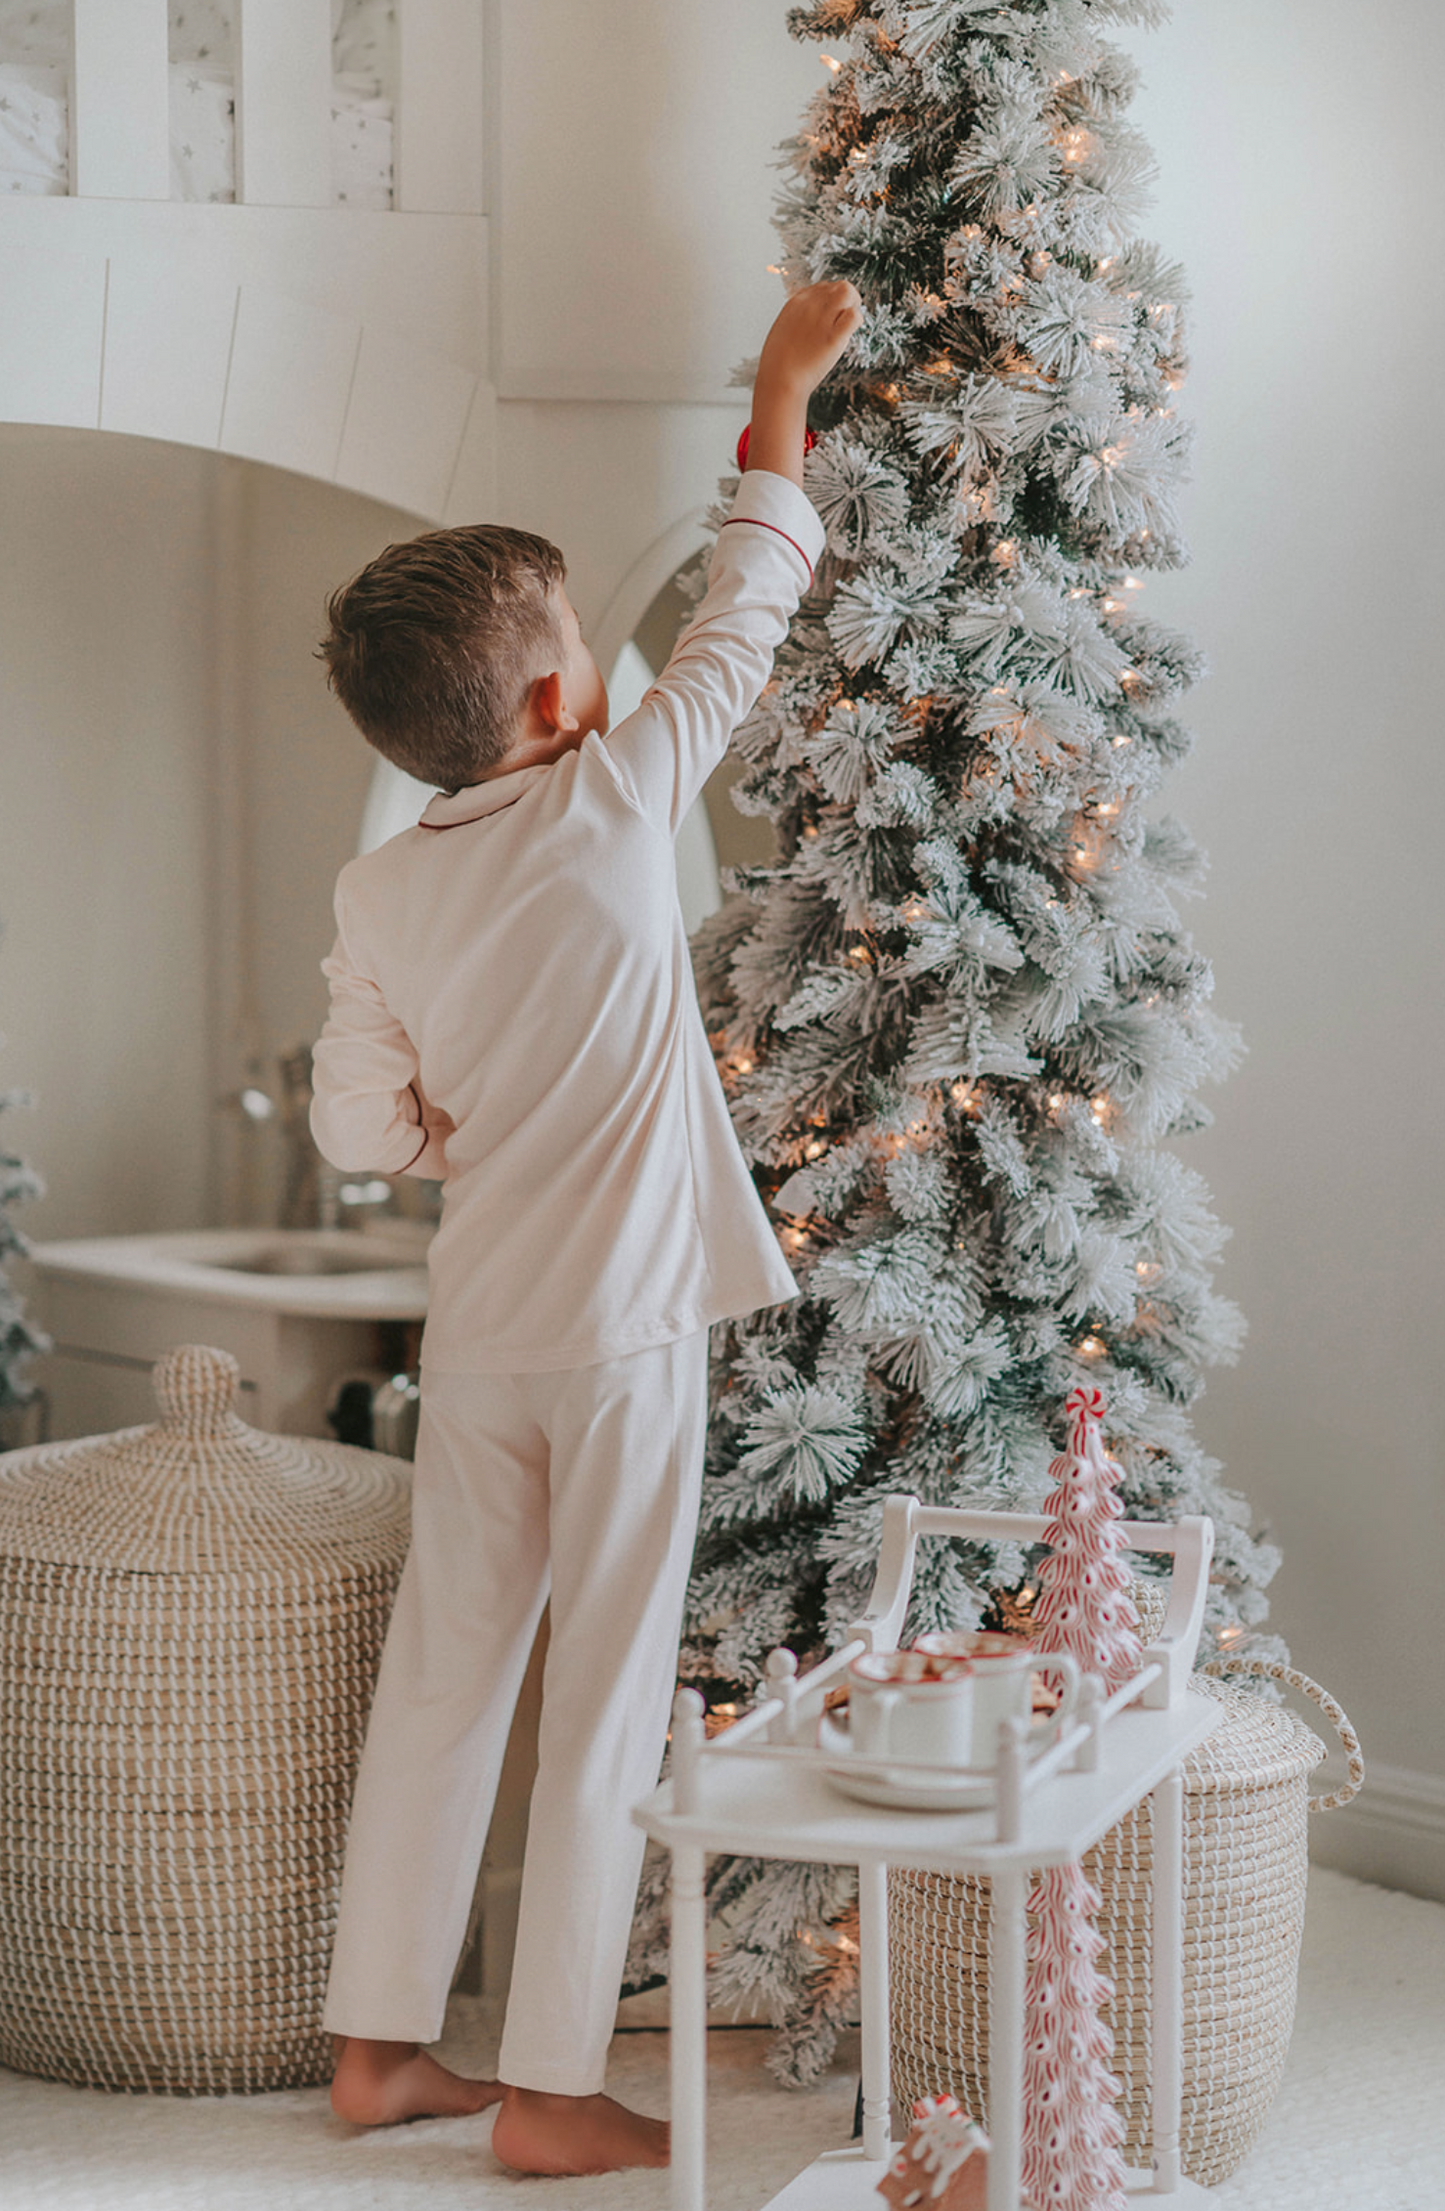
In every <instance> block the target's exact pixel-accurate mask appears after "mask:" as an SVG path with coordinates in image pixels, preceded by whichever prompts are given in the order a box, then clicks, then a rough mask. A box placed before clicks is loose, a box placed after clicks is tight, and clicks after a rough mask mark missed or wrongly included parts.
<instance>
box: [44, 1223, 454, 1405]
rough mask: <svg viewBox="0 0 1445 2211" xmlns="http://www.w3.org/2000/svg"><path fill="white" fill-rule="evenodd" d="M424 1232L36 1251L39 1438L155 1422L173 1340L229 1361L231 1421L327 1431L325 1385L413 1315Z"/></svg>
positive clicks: (232, 1237) (257, 1236) (178, 1238)
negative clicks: (236, 1414)
mask: <svg viewBox="0 0 1445 2211" xmlns="http://www.w3.org/2000/svg"><path fill="white" fill-rule="evenodd" d="M428 1238H429V1231H427V1230H425V1229H423V1228H421V1227H419V1226H416V1225H415V1224H412V1223H409V1222H386V1223H385V1224H378V1225H376V1226H374V1227H368V1228H366V1229H276V1228H207V1229H191V1230H185V1231H181V1232H178V1233H176V1234H172V1235H156V1236H97V1237H90V1238H79V1239H74V1240H70V1241H66V1242H62V1243H51V1244H38V1245H36V1247H35V1249H34V1251H33V1252H32V1253H31V1258H30V1264H31V1267H32V1268H33V1270H34V1283H35V1291H34V1304H35V1308H36V1313H37V1318H38V1319H39V1321H40V1323H41V1325H42V1326H43V1327H44V1328H45V1329H46V1330H47V1331H48V1332H49V1334H50V1335H51V1336H52V1337H53V1338H54V1339H55V1350H54V1351H53V1352H52V1353H51V1354H50V1356H49V1357H48V1358H46V1359H43V1360H40V1361H38V1362H37V1364H36V1369H35V1373H36V1379H37V1380H38V1381H39V1382H40V1383H41V1384H42V1386H43V1387H44V1389H45V1390H46V1391H47V1392H48V1393H49V1396H50V1400H51V1434H52V1435H54V1436H57V1437H61V1436H79V1435H94V1434H97V1433H100V1432H103V1431H104V1430H107V1429H110V1428H117V1427H127V1426H131V1425H133V1424H135V1423H137V1422H140V1421H147V1420H153V1419H155V1417H156V1411H155V1403H154V1400H153V1398H152V1396H151V1392H150V1368H151V1364H152V1362H153V1361H154V1360H155V1359H157V1358H159V1357H160V1355H161V1353H162V1352H163V1351H169V1350H170V1349H172V1348H173V1346H174V1345H176V1344H180V1343H208V1344H216V1345H218V1346H219V1348H220V1349H221V1350H223V1351H229V1352H231V1353H232V1354H233V1356H234V1357H235V1358H237V1359H238V1360H239V1361H240V1364H241V1377H242V1380H241V1397H240V1400H239V1409H240V1412H241V1415H242V1418H243V1419H245V1420H249V1421H250V1422H251V1423H252V1424H253V1425H254V1426H255V1427H258V1428H269V1429H271V1430H272V1431H274V1432H277V1433H288V1434H291V1435H303V1436H304V1435H311V1436H322V1435H326V1434H328V1432H329V1431H328V1429H327V1425H326V1408H327V1405H328V1404H329V1403H330V1401H331V1397H332V1395H333V1393H334V1389H335V1385H336V1383H337V1381H338V1380H339V1379H340V1378H341V1377H342V1376H343V1375H346V1374H349V1373H355V1372H357V1371H359V1370H363V1369H368V1368H375V1367H376V1366H378V1365H379V1364H380V1363H382V1360H383V1352H384V1351H385V1350H386V1349H387V1348H388V1344H389V1342H393V1343H394V1341H395V1335H394V1330H393V1332H392V1334H391V1336H390V1337H389V1336H388V1332H387V1325H386V1324H388V1323H392V1324H396V1323H412V1324H415V1323H419V1322H420V1321H421V1320H423V1319H424V1318H425V1315H426V1286H427V1285H426V1244H427V1241H428Z"/></svg>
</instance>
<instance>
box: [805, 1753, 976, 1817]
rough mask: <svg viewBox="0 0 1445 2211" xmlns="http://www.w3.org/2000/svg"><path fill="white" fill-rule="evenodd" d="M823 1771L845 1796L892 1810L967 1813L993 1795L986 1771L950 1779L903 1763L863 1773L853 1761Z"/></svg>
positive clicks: (830, 1766) (828, 1767)
mask: <svg viewBox="0 0 1445 2211" xmlns="http://www.w3.org/2000/svg"><path fill="white" fill-rule="evenodd" d="M823 1771H824V1773H826V1774H827V1776H828V1779H829V1780H830V1781H831V1782H832V1784H833V1786H834V1788H835V1789H841V1790H842V1792H843V1794H844V1796H851V1797H853V1798H854V1799H855V1800H856V1802H858V1803H859V1804H881V1805H883V1806H884V1807H886V1809H887V1810H889V1811H892V1812H966V1811H968V1810H969V1808H970V1807H971V1806H972V1805H975V1804H987V1803H988V1802H989V1801H990V1800H991V1798H992V1796H993V1781H992V1779H991V1777H990V1776H989V1775H987V1774H977V1773H972V1774H967V1775H964V1774H960V1776H959V1778H958V1779H957V1780H956V1781H949V1780H946V1779H944V1778H942V1777H941V1776H940V1775H938V1774H936V1773H930V1774H910V1773H909V1772H908V1771H907V1769H906V1767H901V1766H889V1767H887V1768H886V1769H885V1770H884V1771H883V1772H881V1773H878V1772H875V1773H860V1772H859V1771H858V1769H857V1767H856V1766H854V1765H853V1764H852V1763H851V1762H849V1763H847V1764H839V1765H828V1766H825V1767H824V1768H823Z"/></svg>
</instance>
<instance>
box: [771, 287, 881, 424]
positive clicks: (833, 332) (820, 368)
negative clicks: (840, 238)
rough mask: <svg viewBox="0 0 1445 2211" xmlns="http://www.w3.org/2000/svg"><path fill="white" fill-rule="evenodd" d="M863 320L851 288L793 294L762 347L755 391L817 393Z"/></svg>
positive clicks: (856, 296) (824, 288)
mask: <svg viewBox="0 0 1445 2211" xmlns="http://www.w3.org/2000/svg"><path fill="white" fill-rule="evenodd" d="M862 320H863V302H862V300H861V299H860V298H859V297H858V294H857V292H856V290H855V289H854V287H853V286H852V285H851V284H844V283H835V284H806V285H804V287H803V289H802V290H801V291H799V292H794V293H793V295H792V297H791V299H789V301H788V302H787V304H786V306H784V307H783V308H782V310H781V312H780V313H779V315H778V318H777V320H776V321H775V322H774V324H773V327H772V329H771V330H770V331H769V332H768V335H767V337H766V339H765V340H764V341H763V351H762V358H761V359H760V361H759V362H758V373H757V379H756V382H755V384H754V387H753V389H754V391H755V392H756V391H760V390H762V389H763V387H764V385H767V384H773V383H776V384H778V385H779V386H782V387H784V388H788V387H791V386H797V387H799V388H800V389H801V391H802V393H803V395H804V397H805V398H806V397H807V395H808V393H809V392H812V391H816V389H817V387H818V386H819V384H821V383H822V381H823V378H824V377H825V376H826V375H827V373H828V371H829V369H830V368H831V367H832V366H833V364H834V362H835V361H836V360H838V359H839V357H840V356H841V354H842V352H843V348H844V347H845V346H846V345H847V343H848V340H849V339H850V338H851V337H852V335H853V333H854V331H855V330H856V329H857V327H858V325H859V323H860V322H861V321H862Z"/></svg>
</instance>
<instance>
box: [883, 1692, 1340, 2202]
mask: <svg viewBox="0 0 1445 2211" xmlns="http://www.w3.org/2000/svg"><path fill="white" fill-rule="evenodd" d="M1224 1663H1226V1664H1227V1663H1228V1662H1227V1661H1226V1662H1224ZM1248 1670H1250V1671H1260V1672H1269V1673H1272V1674H1275V1675H1277V1676H1279V1677H1280V1678H1282V1679H1286V1680H1289V1681H1291V1682H1292V1683H1293V1684H1294V1685H1295V1686H1297V1687H1301V1688H1303V1689H1304V1691H1305V1693H1306V1694H1307V1695H1311V1696H1313V1697H1314V1700H1315V1701H1316V1702H1317V1703H1319V1704H1321V1705H1322V1706H1323V1708H1324V1709H1325V1711H1326V1712H1327V1713H1328V1716H1329V1717H1330V1718H1331V1719H1332V1720H1334V1722H1335V1725H1336V1726H1337V1728H1338V1729H1339V1732H1340V1735H1341V1738H1342V1740H1343V1741H1344V1743H1345V1747H1346V1750H1347V1751H1348V1752H1349V1753H1350V1756H1351V1780H1350V1784H1349V1786H1348V1787H1347V1788H1346V1789H1344V1790H1341V1791H1339V1792H1337V1794H1336V1795H1335V1796H1334V1797H1331V1798H1326V1799H1323V1800H1322V1802H1324V1803H1326V1804H1329V1803H1338V1802H1344V1801H1347V1799H1348V1797H1349V1796H1352V1795H1353V1794H1354V1792H1355V1788H1356V1787H1358V1785H1359V1776H1360V1773H1361V1772H1362V1770H1363V1769H1361V1768H1359V1765H1358V1753H1359V1745H1358V1743H1357V1742H1356V1741H1355V1739H1354V1736H1353V1733H1352V1732H1351V1731H1350V1728H1349V1723H1348V1721H1347V1720H1345V1717H1344V1714H1343V1713H1342V1712H1340V1711H1339V1707H1338V1706H1337V1705H1334V1704H1333V1702H1332V1700H1330V1699H1329V1698H1328V1697H1326V1696H1325V1694H1324V1692H1323V1691H1322V1690H1319V1689H1318V1688H1317V1686H1316V1684H1314V1683H1313V1682H1307V1681H1306V1680H1305V1677H1303V1676H1301V1675H1294V1674H1290V1673H1288V1672H1287V1671H1286V1670H1285V1669H1284V1668H1276V1667H1263V1666H1260V1667H1258V1668H1256V1667H1255V1666H1253V1665H1250V1666H1249V1668H1248ZM1192 1686H1193V1687H1194V1688H1196V1689H1199V1690H1201V1691H1203V1692H1204V1693H1205V1694H1207V1695H1211V1696H1215V1697H1217V1698H1218V1699H1219V1700H1220V1702H1221V1703H1222V1704H1223V1705H1224V1706H1225V1710H1226V1718H1225V1720H1224V1723H1223V1725H1222V1726H1220V1727H1219V1728H1218V1729H1217V1730H1216V1731H1215V1733H1214V1734H1213V1735H1211V1736H1209V1737H1208V1738H1207V1739H1206V1740H1205V1741H1204V1742H1203V1743H1202V1744H1201V1745H1200V1746H1199V1748H1198V1749H1197V1750H1195V1751H1193V1752H1191V1754H1190V1756H1189V1757H1188V1758H1187V1759H1186V1760H1185V1762H1184V1767H1183V1779H1184V2051H1183V2079H1184V2097H1183V2110H1182V2114H1181V2142H1180V2146H1181V2155H1182V2162H1183V2167H1184V2170H1185V2172H1186V2173H1187V2174H1188V2175H1189V2177H1190V2178H1191V2179H1193V2180H1196V2181H1198V2182H1199V2183H1200V2185H1201V2186H1203V2187H1206V2188H1208V2187H1213V2186H1214V2184H1215V2183H1216V2182H1217V2181H1220V2180H1223V2179H1224V2178H1225V2177H1226V2176H1227V2175H1228V2174H1229V2173H1232V2172H1233V2171H1234V2170H1235V2168H1236V2166H1237V2165H1238V2164H1239V2163H1240V2162H1241V2160H1242V2159H1243V2158H1244V2157H1245V2156H1246V2154H1247V2153H1248V2151H1249V2149H1250V2148H1251V2147H1252V2145H1253V2143H1254V2141H1255V2140H1256V2138H1257V2136H1258V2134H1259V2132H1260V2130H1261V2128H1262V2127H1263V2125H1264V2122H1265V2118H1266V2116H1267V2114H1268V2111H1269V2107H1270V2104H1271V2103H1272V2102H1273V2100H1274V2095H1275V2091H1276V2089H1277V2088H1278V2086H1279V2080H1280V2074H1281V2072H1282V2071H1283V2068H1284V2061H1285V2057H1286V2055H1287V2053H1288V2050H1289V2039H1290V2033H1291V2030H1292V2028H1293V2025H1294V2007H1295V1988H1296V1982H1297V1977H1298V1970H1299V1948H1300V1936H1301V1933H1302V1930H1303V1926H1304V1904H1305V1881H1306V1875H1307V1859H1306V1838H1305V1823H1306V1820H1307V1818H1308V1814H1309V1810H1310V1808H1311V1799H1310V1797H1309V1790H1308V1782H1307V1776H1308V1774H1309V1773H1310V1772H1311V1771H1312V1769H1313V1768H1314V1767H1315V1766H1316V1765H1317V1764H1318V1763H1319V1761H1320V1760H1321V1759H1322V1758H1323V1756H1324V1754H1325V1752H1324V1745H1323V1743H1321V1742H1320V1740H1319V1738H1318V1737H1317V1736H1316V1735H1314V1734H1312V1733H1311V1731H1310V1729H1309V1728H1307V1727H1306V1726H1305V1725H1304V1724H1303V1722H1302V1721H1300V1720H1298V1719H1296V1718H1295V1717H1294V1715H1293V1714H1292V1713H1291V1712H1288V1711H1286V1710H1284V1709H1283V1708H1282V1707H1280V1706H1277V1705H1274V1704H1270V1703H1267V1702H1265V1701H1264V1700H1263V1699H1261V1698H1260V1697H1259V1696H1258V1695H1256V1694H1254V1693H1252V1692H1250V1691H1248V1690H1245V1689H1240V1688H1237V1687H1232V1686H1228V1685H1226V1684H1225V1683H1223V1682H1221V1681H1217V1680H1211V1679H1209V1678H1207V1677H1206V1676H1202V1675H1198V1674H1196V1675H1195V1677H1194V1681H1193V1684H1192ZM1084 1871H1085V1873H1086V1874H1087V1875H1088V1877H1089V1879H1090V1880H1091V1881H1092V1882H1093V1884H1094V1886H1095V1887H1096V1888H1097V1889H1098V1890H1099V1891H1100V1894H1101V1895H1102V1898H1103V1905H1102V1908H1101V1910H1100V1912H1099V1916H1098V1922H1097V1924H1098V1929H1099V1932H1100V1934H1101V1935H1102V1936H1103V1937H1104V1944H1105V1948H1104V1952H1103V1954H1102V1956H1101V1957H1100V1959H1099V1961H1098V1964H1099V1971H1100V1972H1101V1973H1102V1974H1104V1975H1105V1976H1106V1977H1107V1978H1108V1979H1109V1980H1110V1981H1112V1983H1113V1984H1114V1995H1113V2000H1112V2003H1111V2004H1110V2005H1109V2006H1108V2007H1106V2011H1105V2019H1106V2023H1107V2024H1108V2026H1109V2028H1110V2030H1111V2031H1112V2034H1113V2037H1114V2050H1113V2056H1112V2058H1111V2060H1110V2065H1111V2069H1112V2071H1113V2072H1114V2073H1115V2074H1116V2075H1117V2076H1118V2078H1119V2080H1120V2082H1121V2084H1122V2090H1123V2093H1122V2095H1121V2097H1120V2101H1119V2107H1118V2108H1119V2115H1120V2117H1121V2119H1122V2120H1123V2122H1124V2128H1125V2140H1124V2144H1123V2150H1124V2158H1125V2162H1126V2163H1127V2164H1130V2165H1144V2166H1147V2164H1148V2162H1149V2150H1150V2120H1151V2112H1150V2095H1149V2008H1150V1970H1151V1938H1152V1917H1153V1914H1152V1892H1151V1883H1152V1879H1153V1844H1152V1828H1151V1813H1150V1807H1149V1803H1148V1801H1147V1800H1146V1801H1145V1802H1143V1803H1142V1804H1139V1805H1137V1806H1136V1807H1135V1809H1134V1810H1133V1811H1132V1812H1131V1813H1130V1814H1129V1815H1128V1817H1127V1818H1125V1819H1123V1820H1121V1821H1120V1822H1119V1824H1118V1825H1117V1826H1116V1827H1113V1828H1111V1829H1110V1830H1109V1832H1108V1834H1107V1835H1105V1836H1104V1837H1103V1839H1102V1841H1101V1842H1099V1843H1098V1844H1097V1845H1096V1846H1095V1848H1094V1849H1093V1850H1091V1851H1090V1852H1089V1854H1088V1856H1087V1857H1086V1858H1085V1859H1084ZM990 1902H991V1896H990V1884H989V1881H988V1879H987V1877H986V1876H983V1875H974V1874H937V1873H912V1872H905V1871H899V1870H897V1869H894V1870H892V1871H890V1873H889V1876H888V1917H889V1948H890V1971H891V1988H890V2010H891V2015H892V2049H893V2096H894V2102H895V2109H900V2110H904V2111H906V2110H909V2109H910V2108H911V2107H912V2105H913V2103H914V2102H915V2100H916V2099H918V2098H919V2097H923V2096H933V2095H939V2094H951V2095H954V2096H956V2097H957V2098H958V2100H959V2102H960V2103H961V2104H963V2105H964V2106H965V2107H966V2108H967V2109H969V2110H971V2111H985V2110H987V2108H988V2056H987V2052H988V1947H989V1913H990Z"/></svg>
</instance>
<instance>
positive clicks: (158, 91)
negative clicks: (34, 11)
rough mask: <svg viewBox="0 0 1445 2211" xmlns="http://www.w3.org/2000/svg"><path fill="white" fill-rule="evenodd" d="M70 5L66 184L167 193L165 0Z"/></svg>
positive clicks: (112, 193) (96, 192) (140, 196)
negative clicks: (72, 15)
mask: <svg viewBox="0 0 1445 2211" xmlns="http://www.w3.org/2000/svg"><path fill="white" fill-rule="evenodd" d="M72 4H73V6H74V10H75V40H74V45H73V47H72V57H73V58H72V62H71V81H70V189H71V191H72V192H74V193H76V194H77V195H79V196H82V197H84V198H87V199H108V200H165V199H169V198H170V193H171V154H170V72H169V67H168V63H169V58H170V57H169V35H170V33H169V20H168V13H167V6H166V0H72ZM324 5H325V0H323V6H324Z"/></svg>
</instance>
